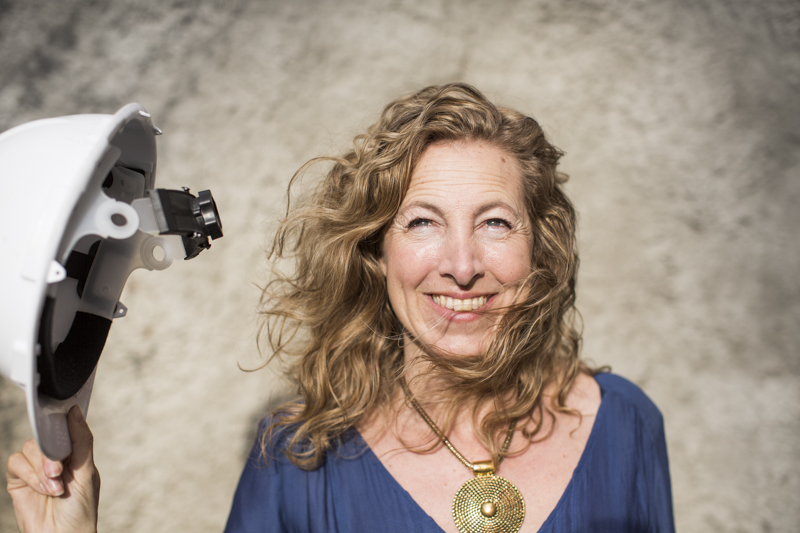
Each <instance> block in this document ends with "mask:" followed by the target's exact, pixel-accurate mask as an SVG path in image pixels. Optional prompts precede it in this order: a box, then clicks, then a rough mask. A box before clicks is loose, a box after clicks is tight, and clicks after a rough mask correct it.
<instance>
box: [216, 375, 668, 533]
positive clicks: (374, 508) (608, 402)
mask: <svg viewBox="0 0 800 533" xmlns="http://www.w3.org/2000/svg"><path fill="white" fill-rule="evenodd" d="M595 379H596V380H597V383H598V384H599V385H600V390H601V394H602V401H601V403H600V408H599V410H598V412H597V417H596V419H595V422H594V426H593V427H592V432H591V434H590V435H589V440H588V441H587V443H586V448H585V449H584V451H583V454H582V455H581V458H580V461H579V462H578V466H576V467H575V471H574V472H573V474H572V479H571V480H570V482H569V484H568V485H567V488H566V490H565V491H564V494H562V496H561V499H560V500H559V502H558V504H557V505H556V507H555V509H553V511H552V512H551V513H550V516H549V517H548V518H547V520H546V521H545V522H544V524H543V525H542V527H541V529H540V530H539V531H540V532H548V533H549V532H559V533H560V532H567V531H572V532H586V531H592V532H609V533H624V532H636V533H639V532H659V533H660V532H673V531H674V529H675V528H674V525H673V517H672V495H671V490H670V478H669V464H668V462H667V446H666V442H665V439H664V425H663V420H662V418H661V413H660V412H659V411H658V408H657V407H656V406H655V405H654V404H653V402H651V401H650V399H649V398H648V397H647V396H645V394H644V393H643V392H642V391H641V390H640V389H639V388H638V387H637V386H636V385H634V384H633V383H631V382H629V381H627V380H625V379H624V378H621V377H619V376H615V375H613V374H598V375H597V376H595ZM260 454H261V447H260V445H259V443H258V441H257V442H256V445H255V446H254V448H253V451H252V452H251V454H250V458H249V459H248V461H247V464H246V465H245V468H244V472H243V473H242V477H241V480H240V481H239V487H238V488H237V489H236V494H235V496H234V498H233V507H232V509H231V514H230V516H229V518H228V524H227V526H226V528H225V532H226V533H245V532H247V533H256V532H259V533H261V532H342V533H347V532H359V531H365V532H374V531H380V532H381V533H394V532H397V533H401V532H402V533H407V532H412V531H413V532H419V533H423V532H424V533H442V529H441V528H440V527H439V526H438V525H437V524H436V522H434V521H433V519H432V518H431V517H430V516H428V515H427V514H426V513H425V511H423V510H422V508H420V506H419V505H417V503H416V502H415V501H414V500H413V499H412V498H411V496H410V495H409V494H408V492H406V491H405V489H403V487H401V486H400V484H399V483H397V481H395V479H394V478H393V477H392V475H391V474H390V473H389V472H388V471H387V470H386V468H385V467H384V466H383V464H382V463H381V462H380V460H379V459H378V458H377V457H376V456H375V454H374V453H373V452H372V450H370V448H369V447H368V446H366V444H365V442H364V441H363V439H362V438H361V436H360V435H359V434H358V432H356V431H352V432H351V434H350V436H349V437H348V438H347V439H345V440H344V442H343V443H342V444H341V446H340V447H339V450H338V453H330V454H328V456H327V458H326V460H325V461H324V463H323V464H322V466H320V467H319V468H317V469H316V470H312V471H306V470H302V469H300V468H298V467H296V466H294V465H293V464H292V463H291V462H290V461H289V460H288V459H287V458H286V457H285V456H284V455H283V454H282V453H280V452H278V453H275V454H274V455H273V457H275V459H272V460H270V462H269V465H268V466H265V465H264V460H263V459H262V458H261V457H260ZM531 497H534V496H531Z"/></svg>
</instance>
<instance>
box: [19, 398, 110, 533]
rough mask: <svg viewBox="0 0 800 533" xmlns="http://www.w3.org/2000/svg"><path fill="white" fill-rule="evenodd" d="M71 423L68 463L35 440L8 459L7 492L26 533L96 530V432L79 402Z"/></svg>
mask: <svg viewBox="0 0 800 533" xmlns="http://www.w3.org/2000/svg"><path fill="white" fill-rule="evenodd" d="M67 423H68V425H69V434H70V438H71V440H72V455H70V456H69V458H67V459H66V460H65V461H64V462H63V463H62V462H60V461H51V460H50V459H48V458H47V457H45V456H44V454H42V452H41V450H39V446H38V445H37V444H36V441H35V440H29V441H28V442H26V443H25V445H24V446H23V447H22V452H18V453H15V454H14V455H12V456H11V457H9V459H8V471H7V473H6V478H7V480H8V493H9V494H10V495H11V500H12V501H13V503H14V514H15V515H16V519H17V527H18V528H19V530H20V532H22V533H84V532H96V531H97V504H98V500H99V497H100V474H99V473H98V472H97V468H95V466H94V460H93V457H92V444H93V437H92V432H91V430H90V429H89V426H88V425H87V424H86V420H85V419H84V417H83V414H82V413H81V410H80V408H79V407H78V406H77V405H76V406H74V407H73V408H72V409H70V411H69V414H68V415H67Z"/></svg>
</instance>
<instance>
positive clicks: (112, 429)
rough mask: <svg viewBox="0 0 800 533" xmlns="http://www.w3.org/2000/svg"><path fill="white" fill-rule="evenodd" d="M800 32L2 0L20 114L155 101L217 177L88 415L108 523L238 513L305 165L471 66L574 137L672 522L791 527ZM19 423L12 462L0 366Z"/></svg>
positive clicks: (590, 255) (16, 403) (172, 168)
mask: <svg viewBox="0 0 800 533" xmlns="http://www.w3.org/2000/svg"><path fill="white" fill-rule="evenodd" d="M798 52H800V4H798V3H797V2H796V1H795V0H766V1H756V0H735V1H734V0H727V1H726V0H699V1H696V0H693V1H689V0H670V1H664V2H647V1H636V0H613V1H612V0H573V1H568V2H565V1H559V0H544V1H527V2H525V1H512V0H494V1H492V2H488V1H486V2H481V1H477V0H475V1H464V0H461V1H455V0H449V1H448V0H403V1H386V2H377V1H370V2H364V1H357V0H346V1H337V2H322V1H318V2H315V1H311V0H295V1H293V2H280V1H278V0H271V1H263V2H259V1H255V0H252V1H246V0H232V1H227V2H222V1H216V2H212V1H192V2H189V1H180V0H172V1H161V2H154V1H153V2H148V1H136V0H126V1H120V2H113V3H111V2H89V1H82V0H64V1H59V2H55V1H49V2H48V1H46V0H35V1H34V0H28V1H16V2H15V1H10V0H4V1H0V130H5V129H7V128H9V127H12V126H15V125H17V124H20V123H23V122H27V121H30V120H34V119H38V118H43V117H50V116H58V115H65V114H73V113H87V112H102V113H113V112H114V111H115V110H116V109H117V108H119V107H121V106H122V105H123V104H125V103H127V102H130V101H137V102H140V103H142V104H144V105H145V106H146V107H147V108H148V110H149V111H150V112H151V113H152V115H153V117H154V120H155V123H156V124H157V125H158V126H160V127H161V129H163V130H164V136H163V137H161V138H159V173H158V175H159V178H158V182H159V184H160V186H162V187H169V188H175V187H179V186H181V185H187V186H189V187H191V188H192V190H200V189H204V188H211V189H212V190H213V192H214V194H215V196H216V198H217V201H218V204H219V206H220V210H221V213H222V217H223V222H224V224H225V233H226V236H225V238H224V239H222V240H221V241H218V242H216V243H215V244H214V247H213V248H212V249H211V251H210V252H206V253H204V254H203V255H202V256H201V258H200V259H198V260H196V261H193V262H190V263H185V264H176V265H174V266H173V267H172V268H170V269H169V270H167V271H165V272H162V273H146V272H137V273H136V274H134V275H133V277H132V279H131V280H130V281H129V283H128V285H127V287H126V292H125V294H124V295H123V301H124V302H125V303H126V305H127V306H128V307H129V309H130V312H129V315H128V316H127V317H126V318H124V319H122V320H119V323H117V324H116V325H115V326H114V328H112V331H111V336H110V338H109V341H108V344H107V348H106V351H105V353H104V355H103V358H102V360H101V362H100V368H99V373H98V380H97V383H96V386H95V392H94V395H93V398H92V408H91V411H90V416H89V422H90V423H91V425H92V427H93V429H94V432H95V436H96V457H97V464H98V466H99V468H100V470H101V473H102V475H103V495H102V500H101V510H100V511H101V515H100V527H101V530H103V531H117V532H123V533H125V532H138V531H194V532H211V531H219V530H221V528H222V527H223V524H224V522H225V519H226V516H227V509H228V506H229V505H230V500H231V496H232V494H233V489H234V486H235V483H236V481H237V478H238V475H239V471H240V468H241V466H242V463H243V460H244V454H245V452H246V450H247V449H248V448H249V446H250V442H251V439H252V437H253V434H254V427H255V421H256V420H257V419H258V418H259V417H260V416H262V415H263V414H264V413H265V411H266V409H267V406H268V405H269V404H270V402H273V401H275V399H276V398H277V397H280V396H281V395H282V394H284V391H285V385H284V384H283V382H282V381H281V380H280V379H279V378H277V377H276V374H275V373H274V372H272V371H270V370H269V369H267V370H262V371H259V372H255V373H243V372H241V371H240V370H239V369H238V367H237V363H238V364H240V365H242V366H245V367H254V366H257V365H258V364H259V363H260V361H261V359H260V356H259V355H258V353H257V350H256V347H255V331H256V320H255V306H256V303H257V298H258V291H257V289H256V288H255V287H254V285H253V284H254V283H258V282H261V281H263V280H264V272H265V263H264V260H263V257H262V256H263V254H262V248H263V247H264V246H265V245H266V243H267V242H268V241H269V237H270V234H271V230H272V228H274V222H275V220H276V219H277V217H278V215H279V210H280V206H281V202H282V199H283V194H284V189H285V186H286V184H287V181H288V178H289V177H290V176H291V174H292V173H293V171H294V170H295V169H296V168H297V167H298V166H299V165H300V164H301V163H303V162H304V161H305V160H306V159H308V158H309V157H311V156H313V155H318V154H321V153H330V152H339V151H340V150H341V149H342V148H343V147H344V146H345V145H346V143H347V142H348V140H349V138H351V137H352V135H353V134H355V133H357V132H358V131H359V130H360V129H362V128H364V127H365V126H366V125H368V124H369V123H370V122H371V121H372V120H373V119H374V118H375V117H376V115H377V113H378V112H379V110H380V108H381V106H382V105H383V104H384V103H386V102H387V101H388V100H389V99H391V98H393V97H395V96H398V95H400V94H402V93H404V92H407V91H410V90H414V89H417V88H420V87H422V86H425V85H428V84H431V83H442V82H446V81H451V80H464V81H467V82H470V83H473V84H475V85H476V86H478V87H479V88H481V89H482V90H484V91H485V92H487V94H489V95H490V96H491V97H493V98H495V99H496V100H498V101H500V102H502V103H505V104H506V105H510V106H512V107H517V108H520V109H522V110H525V111H527V112H529V113H531V114H532V115H533V116H535V117H537V118H538V119H539V120H540V122H542V123H543V124H544V125H545V127H546V129H547V130H548V131H549V133H550V135H551V136H552V138H553V140H554V142H555V144H556V145H558V146H560V147H561V148H562V149H564V150H565V151H566V152H567V157H566V158H565V160H564V170H565V171H566V172H568V173H569V174H571V176H572V180H571V182H570V185H569V189H570V191H571V194H572V196H573V199H574V200H575V202H576V204H577V206H578V209H579V211H580V214H581V234H580V237H581V247H582V274H581V281H580V297H579V298H580V300H579V305H580V308H581V309H582V311H583V314H584V318H585V323H586V329H585V338H586V343H585V351H584V353H585V355H586V356H587V357H588V358H590V359H592V360H593V361H594V362H596V363H609V364H611V365H612V366H613V368H614V370H615V371H616V372H618V373H621V374H623V375H625V376H627V377H629V378H631V379H633V380H634V381H636V382H637V383H638V384H639V385H641V386H642V387H643V388H644V389H645V390H646V391H647V392H648V394H650V396H651V397H652V398H653V399H654V400H655V401H656V403H657V404H658V405H659V406H660V407H661V409H662V411H663V412H664V415H665V418H666V425H667V432H668V433H667V434H668V439H669V452H670V456H671V461H672V475H673V492H674V499H675V512H676V518H677V523H678V527H679V529H680V530H682V531H684V532H692V531H696V532H700V531H702V532H707V531H743V532H753V531H764V532H771V531H786V532H790V531H797V530H798V527H800V499H799V498H798V494H800V355H798V347H800V327H798V324H800V279H798V272H800V247H799V246H798V240H797V231H798V229H800V209H799V208H798V204H799V203H800V161H799V159H800V151H798V148H800V136H798V124H800V98H799V97H798V96H799V92H798V90H799V89H800V54H798ZM0 172H2V169H0ZM0 253H2V252H0ZM0 298H1V297H0ZM2 305H9V303H8V302H3V303H2ZM0 427H2V430H1V431H2V433H0V460H1V461H2V463H3V464H5V460H6V458H7V456H8V455H9V454H10V453H12V451H13V450H16V449H18V448H19V447H20V446H21V445H22V443H23V442H24V440H26V439H27V438H29V435H30V430H29V428H28V422H27V418H26V415H25V407H24V399H23V393H22V391H20V390H18V389H16V388H15V387H14V386H13V385H11V384H10V382H7V381H3V380H0ZM0 530H2V531H13V530H14V526H13V516H12V512H11V506H10V501H9V499H8V497H7V495H6V494H5V493H3V494H2V496H0Z"/></svg>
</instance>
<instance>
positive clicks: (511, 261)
mask: <svg viewBox="0 0 800 533" xmlns="http://www.w3.org/2000/svg"><path fill="white" fill-rule="evenodd" d="M532 240H533V237H532V232H531V224H530V220H529V217H528V214H527V210H526V209H525V202H524V195H523V190H522V178H521V175H520V171H519V169H518V167H517V165H516V162H515V161H514V158H513V157H511V156H509V155H508V154H506V153H505V152H504V151H503V150H501V149H500V148H498V147H496V146H494V145H492V144H488V143H481V142H476V141H460V142H454V143H453V142H450V143H439V144H434V145H432V146H430V147H429V148H428V149H427V150H426V151H425V152H424V153H423V155H422V157H421V158H420V161H419V162H418V164H417V166H416V168H415V169H414V172H413V173H412V176H411V182H410V185H409V189H408V192H407V193H406V196H405V198H404V200H403V203H402V204H401V206H400V209H399V211H398V214H397V216H396V217H395V220H394V221H393V223H392V224H391V225H390V227H389V228H388V229H387V231H386V234H385V237H384V241H383V254H382V257H381V267H382V269H383V271H384V274H385V275H386V278H387V288H388V292H389V299H390V301H391V304H392V308H393V309H394V311H395V313H396V314H397V316H398V319H399V320H400V322H401V323H402V324H403V326H404V327H405V329H406V331H407V332H408V333H407V335H406V354H405V355H406V360H407V361H410V360H413V359H415V358H416V356H417V355H419V350H420V349H421V346H420V344H419V342H421V343H422V344H426V345H431V346H434V347H435V348H437V349H439V350H442V351H444V352H446V353H451V354H453V355H454V356H474V355H480V354H481V353H483V351H484V350H485V348H486V347H487V346H488V343H489V342H490V341H491V336H492V334H493V331H494V327H495V326H496V324H497V322H498V320H499V316H498V315H497V314H492V313H484V312H483V311H491V310H493V309H501V308H503V307H505V306H508V305H510V304H511V303H512V302H513V301H514V299H515V296H516V294H517V292H518V291H519V289H520V286H521V282H522V280H524V279H525V277H526V276H527V275H528V274H529V273H530V270H531V249H532ZM434 295H435V296H437V297H438V296H441V297H450V298H453V299H461V300H464V299H470V298H475V297H480V296H484V297H487V298H488V301H487V302H486V304H484V305H483V306H482V307H481V308H480V309H479V311H481V312H471V311H472V309H470V310H466V311H454V310H451V309H447V308H445V307H443V306H441V305H438V304H436V303H435V302H434V300H433V296H434ZM417 340H418V341H417ZM415 341H416V342H415Z"/></svg>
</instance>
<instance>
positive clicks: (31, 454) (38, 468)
mask: <svg viewBox="0 0 800 533" xmlns="http://www.w3.org/2000/svg"><path fill="white" fill-rule="evenodd" d="M22 455H24V456H25V459H26V460H27V461H28V463H29V464H30V466H31V468H33V470H34V471H35V472H36V475H37V476H38V478H39V483H40V484H41V485H42V486H43V487H45V489H46V490H47V493H48V494H50V495H52V496H61V495H62V494H63V493H64V484H63V483H62V481H61V477H60V475H61V472H63V470H64V467H63V465H62V464H61V462H60V461H51V460H50V459H47V458H46V457H45V456H44V454H43V453H42V451H41V450H40V449H39V445H38V444H36V441H35V440H33V439H31V440H29V441H27V442H26V443H25V444H23V446H22ZM48 472H50V473H53V474H55V477H51V476H50V475H49V474H48Z"/></svg>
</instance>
